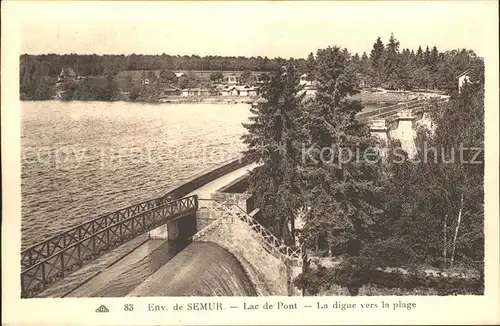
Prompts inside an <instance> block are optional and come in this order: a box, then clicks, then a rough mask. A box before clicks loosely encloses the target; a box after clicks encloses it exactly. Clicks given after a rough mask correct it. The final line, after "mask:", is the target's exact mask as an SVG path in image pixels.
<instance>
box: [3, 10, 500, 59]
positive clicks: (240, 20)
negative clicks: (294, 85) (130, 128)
mask: <svg viewBox="0 0 500 326" xmlns="http://www.w3.org/2000/svg"><path fill="white" fill-rule="evenodd" d="M13 4H15V6H14V7H16V10H19V13H20V16H19V17H20V18H19V32H20V47H21V49H20V52H21V53H29V54H42V53H60V54H62V53H78V54H89V53H96V54H131V53H136V54H162V53H167V54H171V55H176V54H179V55H185V54H187V55H191V54H196V55H200V56H203V55H223V56H224V55H234V56H259V55H260V56H268V57H277V56H281V57H284V58H289V57H294V58H300V57H306V56H307V55H308V54H309V53H310V52H316V50H317V49H318V48H324V47H327V46H329V45H337V46H340V47H342V48H344V47H346V48H347V49H348V50H349V51H350V52H351V53H356V52H358V53H360V54H361V53H362V52H363V51H366V52H367V53H369V52H370V50H371V48H372V45H373V43H374V41H375V40H376V38H377V37H378V36H380V37H381V38H382V40H383V41H384V43H387V41H388V39H389V37H390V35H391V33H394V35H395V37H396V38H397V39H398V40H399V41H400V43H401V45H400V47H401V48H410V49H417V48H418V46H419V45H424V46H425V45H429V46H434V45H435V46H437V47H438V49H439V50H440V51H444V50H450V49H456V48H467V49H472V50H474V51H475V52H476V53H477V54H478V55H481V52H484V51H485V50H486V49H487V47H488V46H491V44H490V43H489V42H488V41H487V40H488V38H487V36H486V35H487V32H488V30H489V29H491V19H490V20H488V19H485V18H486V17H491V15H492V14H495V13H496V11H497V2H496V1H491V0H490V1H488V0H486V1H480V0H474V1H451V0H447V1H433V2H430V1H402V2H396V1H368V2H365V1H348V2H342V1H331V2H329V1H308V2H305V1H304V2H302V1H256V2H250V1H248V2H229V1H224V2H216V1H200V2H196V1H190V2H173V1H168V2H167V1H154V2H135V1H126V2H118V1H113V2H99V3H97V2H90V1H84V2H78V3H74V2H69V1H68V2H62V1H61V2H59V1H58V2H52V3H51V2H39V1H37V2H35V3H21V4H17V3H12V2H11V3H9V5H13ZM488 22H489V23H490V25H488ZM496 26H498V25H496ZM490 38H491V36H490Z"/></svg>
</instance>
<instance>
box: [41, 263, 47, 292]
mask: <svg viewBox="0 0 500 326" xmlns="http://www.w3.org/2000/svg"><path fill="white" fill-rule="evenodd" d="M41 267H42V288H43V287H45V284H46V283H47V281H46V279H45V262H42V266H41Z"/></svg>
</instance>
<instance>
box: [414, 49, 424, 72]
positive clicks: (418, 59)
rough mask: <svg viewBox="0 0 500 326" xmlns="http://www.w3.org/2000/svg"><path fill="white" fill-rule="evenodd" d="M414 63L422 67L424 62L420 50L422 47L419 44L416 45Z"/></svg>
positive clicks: (422, 52) (422, 53)
mask: <svg viewBox="0 0 500 326" xmlns="http://www.w3.org/2000/svg"><path fill="white" fill-rule="evenodd" d="M415 56H416V58H415V60H416V64H417V68H420V67H422V66H423V65H424V64H425V63H424V51H422V47H421V46H419V47H418V50H417V53H416V55H415Z"/></svg>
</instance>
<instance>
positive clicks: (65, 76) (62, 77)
mask: <svg viewBox="0 0 500 326" xmlns="http://www.w3.org/2000/svg"><path fill="white" fill-rule="evenodd" d="M75 81H76V72H75V71H74V70H73V68H62V69H61V72H60V73H59V76H57V82H58V83H63V82H75Z"/></svg>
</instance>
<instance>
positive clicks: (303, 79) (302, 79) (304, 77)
mask: <svg viewBox="0 0 500 326" xmlns="http://www.w3.org/2000/svg"><path fill="white" fill-rule="evenodd" d="M299 83H300V85H306V86H311V85H312V81H310V80H307V74H303V75H301V76H300V81H299Z"/></svg>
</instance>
